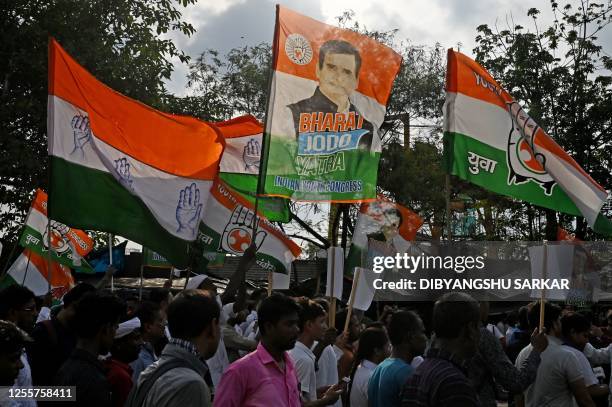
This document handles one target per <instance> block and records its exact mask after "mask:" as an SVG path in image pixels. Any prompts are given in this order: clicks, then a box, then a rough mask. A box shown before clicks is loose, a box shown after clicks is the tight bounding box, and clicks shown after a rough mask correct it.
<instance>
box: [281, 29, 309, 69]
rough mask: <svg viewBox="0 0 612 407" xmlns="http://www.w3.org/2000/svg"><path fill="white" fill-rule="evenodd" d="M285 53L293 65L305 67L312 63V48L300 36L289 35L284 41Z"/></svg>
mask: <svg viewBox="0 0 612 407" xmlns="http://www.w3.org/2000/svg"><path fill="white" fill-rule="evenodd" d="M285 53H286V54H287V57H289V59H290V60H291V62H293V63H294V64H298V65H307V64H308V63H310V61H312V47H311V46H310V43H309V42H308V40H307V39H306V38H305V37H304V36H303V35H301V34H289V36H288V37H287V39H286V40H285Z"/></svg>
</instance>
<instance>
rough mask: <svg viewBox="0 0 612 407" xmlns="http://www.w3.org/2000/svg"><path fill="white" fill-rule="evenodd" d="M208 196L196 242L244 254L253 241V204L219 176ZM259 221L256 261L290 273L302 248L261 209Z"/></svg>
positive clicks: (210, 249)
mask: <svg viewBox="0 0 612 407" xmlns="http://www.w3.org/2000/svg"><path fill="white" fill-rule="evenodd" d="M209 200H210V201H209V204H208V207H207V210H206V213H205V214H204V218H203V219H202V223H201V224H200V232H199V234H198V240H197V244H198V245H199V246H201V247H202V249H203V251H208V252H214V251H218V252H225V253H229V254H233V255H236V256H241V255H242V254H243V253H244V251H245V250H246V249H247V248H248V247H249V245H250V244H251V241H252V234H253V229H252V228H253V217H254V215H255V212H254V208H253V206H252V205H251V204H250V203H249V202H247V201H246V200H244V199H243V198H241V197H240V196H239V195H238V194H236V193H235V191H233V190H232V189H231V188H229V187H228V186H227V184H224V183H223V181H220V180H219V181H218V182H215V184H214V185H213V187H212V189H211V193H210V198H209ZM257 222H258V224H257V232H256V235H255V238H254V242H255V245H256V247H257V256H256V263H257V264H258V265H259V266H260V267H261V268H263V269H265V270H267V271H268V272H272V273H275V275H276V274H279V275H282V277H284V276H288V275H289V273H290V271H291V262H293V260H295V258H296V257H298V256H299V255H300V253H301V250H300V248H299V247H298V245H296V244H295V243H294V242H293V241H292V240H291V239H289V238H288V237H287V236H286V235H285V234H284V233H283V232H282V231H281V230H279V229H278V228H276V226H274V225H272V224H271V223H270V222H268V220H267V219H265V218H264V217H263V216H262V215H261V213H258V216H257ZM276 278H277V277H276V276H275V277H274V279H275V280H276ZM287 282H288V280H287Z"/></svg>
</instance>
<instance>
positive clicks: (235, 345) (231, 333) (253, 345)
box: [222, 326, 257, 352]
mask: <svg viewBox="0 0 612 407" xmlns="http://www.w3.org/2000/svg"><path fill="white" fill-rule="evenodd" d="M222 333H223V343H224V344H225V346H226V347H227V348H232V349H238V350H244V351H247V352H252V351H254V350H255V349H257V342H256V341H254V340H252V339H249V338H245V337H244V336H242V335H240V334H239V333H238V332H236V330H235V329H234V327H231V326H225V327H223V328H222Z"/></svg>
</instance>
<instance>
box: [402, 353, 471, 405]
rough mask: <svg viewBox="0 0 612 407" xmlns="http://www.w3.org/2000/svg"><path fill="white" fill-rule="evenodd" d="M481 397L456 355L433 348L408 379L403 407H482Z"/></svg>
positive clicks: (404, 391)
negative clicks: (456, 359) (454, 356)
mask: <svg viewBox="0 0 612 407" xmlns="http://www.w3.org/2000/svg"><path fill="white" fill-rule="evenodd" d="M479 406H480V403H479V401H478V396H477V395H476V391H475V390H474V388H473V387H472V385H471V383H470V381H469V380H468V378H467V376H466V374H465V366H464V365H463V364H460V363H458V362H457V361H454V360H453V355H451V354H449V353H448V352H445V351H443V350H439V349H430V350H429V351H428V352H427V354H426V355H425V361H424V362H423V363H421V364H420V365H419V367H418V368H417V369H416V370H415V372H414V373H413V374H412V375H411V376H410V377H409V378H408V381H407V382H406V384H405V385H404V389H403V392H402V407H479Z"/></svg>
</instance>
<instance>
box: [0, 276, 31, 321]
mask: <svg viewBox="0 0 612 407" xmlns="http://www.w3.org/2000/svg"><path fill="white" fill-rule="evenodd" d="M34 299H35V296H34V293H33V292H32V291H31V290H30V289H29V288H27V287H24V286H21V285H17V284H13V285H10V286H8V287H6V288H4V289H3V290H2V291H0V319H6V318H7V316H8V313H9V311H11V310H19V309H21V308H23V307H24V306H25V305H26V304H28V303H29V302H30V301H32V300H34Z"/></svg>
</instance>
